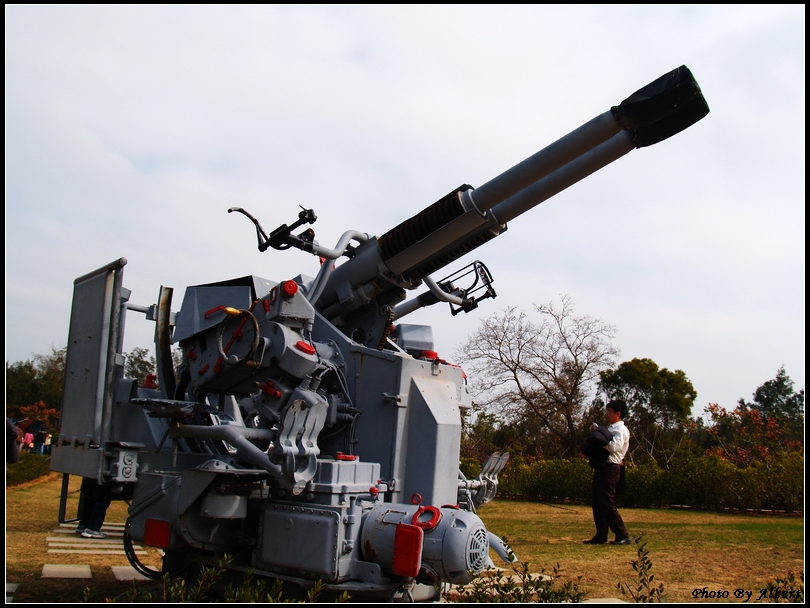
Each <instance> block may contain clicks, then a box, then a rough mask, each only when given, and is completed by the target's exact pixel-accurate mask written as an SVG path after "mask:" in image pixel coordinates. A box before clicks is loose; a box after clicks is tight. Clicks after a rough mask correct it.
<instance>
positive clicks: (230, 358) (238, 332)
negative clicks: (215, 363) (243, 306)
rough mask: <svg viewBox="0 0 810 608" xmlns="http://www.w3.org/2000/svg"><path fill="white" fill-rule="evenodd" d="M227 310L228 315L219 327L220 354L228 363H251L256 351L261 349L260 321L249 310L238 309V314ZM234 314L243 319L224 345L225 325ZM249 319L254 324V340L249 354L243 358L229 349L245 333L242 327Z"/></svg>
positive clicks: (218, 347) (218, 343) (218, 344)
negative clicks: (229, 352)
mask: <svg viewBox="0 0 810 608" xmlns="http://www.w3.org/2000/svg"><path fill="white" fill-rule="evenodd" d="M230 310H236V309H230ZM225 312H226V316H225V318H224V319H222V322H220V324H219V329H217V352H219V356H220V357H222V360H223V361H224V362H225V363H227V364H228V365H249V364H250V362H251V361H250V360H251V359H252V358H253V355H254V354H256V351H257V350H258V349H259V342H260V340H261V332H260V330H259V321H258V320H257V319H256V317H255V316H254V315H253V313H252V312H250V311H249V310H239V311H237V314H234V313H233V312H230V311H229V310H226V311H225ZM234 316H239V317H241V318H242V320H241V321H240V322H239V325H237V326H236V328H235V329H234V330H233V332H232V333H231V339H230V340H228V343H227V344H226V345H225V346H224V347H223V345H222V338H223V336H224V334H225V327H226V326H227V325H228V322H229V321H230V320H231V317H234ZM248 321H250V324H251V325H252V326H253V341H252V343H251V345H250V349H249V350H248V352H247V354H245V355H244V356H243V357H241V358H240V357H237V356H236V355H228V351H229V350H230V349H231V346H233V343H234V342H236V341H237V340H238V339H239V338H241V337H242V336H243V335H244V334H243V333H242V329H243V328H244V326H245V324H246V323H247V322H248Z"/></svg>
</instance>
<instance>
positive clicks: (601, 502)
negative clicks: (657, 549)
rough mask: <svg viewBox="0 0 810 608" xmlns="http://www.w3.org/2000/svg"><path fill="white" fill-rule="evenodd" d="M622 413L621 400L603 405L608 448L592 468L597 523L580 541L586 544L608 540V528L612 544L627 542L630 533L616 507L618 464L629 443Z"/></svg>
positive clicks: (596, 543) (595, 521)
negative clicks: (605, 456) (606, 422)
mask: <svg viewBox="0 0 810 608" xmlns="http://www.w3.org/2000/svg"><path fill="white" fill-rule="evenodd" d="M625 416H627V404H626V403H625V402H624V401H621V400H615V401H611V402H610V403H608V404H607V405H606V406H605V417H606V418H607V421H608V422H609V423H610V426H608V428H607V430H608V431H609V432H610V435H611V436H612V439H611V440H610V441H609V442H608V443H607V444H605V446H604V450H605V451H606V452H607V458H606V460H605V462H604V463H603V464H599V465H598V466H596V467H595V468H594V470H593V486H592V488H593V521H594V523H595V524H596V534H595V535H594V536H593V538H591V539H589V540H586V541H583V542H584V543H585V544H586V545H604V544H607V542H608V532H609V531H612V532H613V534H615V536H616V537H615V538H614V539H613V540H612V541H610V544H611V545H629V544H630V535H629V534H628V533H627V528H626V527H625V525H624V520H623V519H622V516H621V515H620V514H619V510H618V509H617V508H616V487H617V486H618V485H619V479H620V478H621V469H622V466H621V465H622V461H623V460H624V456H625V454H627V450H628V448H629V447H630V431H629V430H628V429H627V427H626V426H625V424H624V417H625ZM593 428H594V430H596V429H597V428H598V425H596V424H595V425H594V427H593Z"/></svg>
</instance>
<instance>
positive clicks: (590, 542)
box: [582, 536, 607, 545]
mask: <svg viewBox="0 0 810 608" xmlns="http://www.w3.org/2000/svg"><path fill="white" fill-rule="evenodd" d="M582 544H583V545H606V544H607V539H606V538H604V539H602V538H596V537H595V536H594V537H593V538H591V539H590V540H583V541H582Z"/></svg>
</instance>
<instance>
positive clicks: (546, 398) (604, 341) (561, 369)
mask: <svg viewBox="0 0 810 608" xmlns="http://www.w3.org/2000/svg"><path fill="white" fill-rule="evenodd" d="M560 297H561V301H562V307H561V308H559V309H557V308H555V307H554V304H553V303H549V304H547V305H542V306H538V305H537V304H535V305H534V309H535V312H536V313H537V314H539V315H540V317H541V320H540V323H539V324H536V323H534V322H532V321H531V320H530V319H529V318H528V316H527V315H526V313H525V312H523V311H517V310H516V309H515V308H507V309H505V310H503V311H501V312H499V313H496V314H494V315H492V316H491V317H488V318H486V319H484V320H483V321H482V322H481V326H480V327H479V328H478V330H477V331H475V332H474V333H473V334H472V335H470V336H469V337H468V338H467V341H466V342H465V343H464V344H463V345H462V346H461V347H460V349H459V351H458V353H457V355H456V357H457V359H458V360H459V361H461V362H463V363H464V364H465V366H466V367H467V369H468V372H470V376H471V377H472V378H473V382H472V388H473V390H474V391H475V393H476V397H477V400H478V403H479V404H480V405H482V406H484V407H485V408H486V409H487V410H489V411H492V412H496V413H498V414H499V415H501V416H503V417H504V418H505V420H506V421H507V422H508V421H516V420H521V419H524V420H525V419H527V418H530V419H531V418H534V419H537V420H539V421H540V422H541V424H542V426H543V427H545V428H546V429H548V432H549V433H550V434H551V436H552V437H553V439H554V444H555V445H556V450H557V452H558V453H557V455H559V456H562V457H570V456H575V455H577V454H578V453H579V451H578V447H577V446H578V441H577V439H578V437H577V432H578V430H579V426H580V425H579V423H580V421H581V418H582V414H583V412H584V410H585V403H586V400H588V397H589V395H590V394H591V392H592V391H593V390H594V389H595V384H596V382H597V381H598V380H599V372H600V371H602V370H605V369H608V368H610V367H611V366H612V365H613V364H614V361H615V357H617V356H618V354H619V353H618V350H617V349H616V348H615V347H614V346H613V345H612V344H611V340H613V338H614V337H615V332H616V330H615V328H614V327H613V326H611V325H608V324H606V323H604V322H603V321H600V320H599V319H594V318H592V317H588V316H582V317H578V316H575V315H574V306H573V303H572V302H571V298H570V297H569V296H567V295H565V294H563V295H561V296H560Z"/></svg>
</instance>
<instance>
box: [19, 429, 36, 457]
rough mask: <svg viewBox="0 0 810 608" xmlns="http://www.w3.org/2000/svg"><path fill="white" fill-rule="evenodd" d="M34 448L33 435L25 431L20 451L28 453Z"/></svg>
mask: <svg viewBox="0 0 810 608" xmlns="http://www.w3.org/2000/svg"><path fill="white" fill-rule="evenodd" d="M33 447H34V434H33V433H32V432H31V431H25V435H23V441H22V451H23V452H30V451H31V449H32V448H33Z"/></svg>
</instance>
